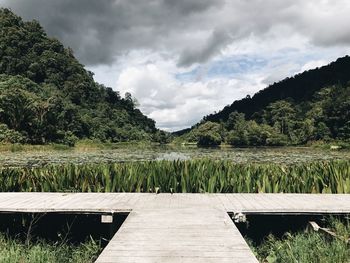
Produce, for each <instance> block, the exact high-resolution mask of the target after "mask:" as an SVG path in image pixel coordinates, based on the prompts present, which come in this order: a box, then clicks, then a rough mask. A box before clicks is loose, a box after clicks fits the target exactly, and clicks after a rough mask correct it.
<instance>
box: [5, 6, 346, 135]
mask: <svg viewBox="0 0 350 263" xmlns="http://www.w3.org/2000/svg"><path fill="white" fill-rule="evenodd" d="M0 6H2V7H9V8H11V9H12V10H13V11H14V12H15V13H17V14H18V15H20V16H22V17H23V18H24V19H25V20H32V19H36V20H38V21H39V22H40V23H41V24H42V26H43V27H44V28H45V30H46V31H47V33H48V35H49V36H50V37H55V38H57V39H59V40H60V41H61V42H63V43H64V44H65V45H66V46H69V47H71V48H72V49H73V50H74V54H75V56H76V57H77V58H78V59H79V61H81V62H82V63H83V64H84V65H85V66H86V68H87V69H88V70H91V71H92V72H94V73H95V76H94V77H95V80H96V81H98V82H99V83H102V84H104V85H106V86H109V87H112V88H113V89H114V90H118V91H120V94H124V93H125V92H131V93H132V95H133V96H134V97H136V99H137V100H138V103H139V108H140V109H141V110H142V112H144V113H145V114H146V115H147V116H149V117H150V118H153V119H154V120H155V121H156V123H157V127H158V128H161V129H165V130H168V131H175V130H179V129H183V128H187V127H190V126H192V125H193V124H195V123H196V122H198V121H200V120H201V119H202V118H203V116H205V115H207V114H210V113H213V112H215V111H219V110H220V109H222V108H223V107H224V106H226V105H228V104H231V103H232V102H233V101H234V100H237V99H241V98H243V97H245V96H247V95H253V94H254V93H255V92H257V91H259V90H261V89H263V88H265V87H266V86H268V85H269V84H272V83H274V82H277V81H279V80H282V79H284V78H286V77H289V76H292V75H294V74H297V73H300V72H302V71H304V70H308V69H312V68H316V67H320V66H322V65H326V64H328V63H329V62H331V61H334V60H336V59H337V58H338V57H342V56H345V55H350V26H349V25H350V15H349V14H350V1H348V0H307V1H305V0H283V1H281V0H145V1H142V0H0Z"/></svg>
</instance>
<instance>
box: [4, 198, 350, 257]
mask: <svg viewBox="0 0 350 263" xmlns="http://www.w3.org/2000/svg"><path fill="white" fill-rule="evenodd" d="M0 212H3V213H9V212H33V213H34V212H43V213H44V212H45V213H46V212H58V213H118V212H123V213H129V215H128V217H127V219H126V220H125V222H124V223H123V225H122V226H121V228H120V229H119V231H118V232H117V233H116V234H115V235H114V237H113V238H112V240H111V241H110V242H109V244H108V245H107V247H106V248H105V249H104V250H103V251H102V253H101V255H100V256H99V258H98V259H97V262H100V263H107V262H121V263H124V262H125V263H126V262H145V263H147V262H152V263H153V262H165V263H171V262H184V263H186V262H219V263H220V262H257V260H256V258H255V257H254V255H253V253H252V252H251V250H250V249H249V247H248V245H247V243H246V242H245V240H244V239H243V237H242V236H241V234H240V233H239V231H238V229H237V228H236V226H235V225H234V223H233V222H232V220H231V219H230V217H229V215H228V213H237V212H242V213H255V214H259V213H263V214H303V213H310V214H315V213H316V214H338V213H350V195H335V194H334V195H332V194H158V195H156V194H148V193H0Z"/></svg>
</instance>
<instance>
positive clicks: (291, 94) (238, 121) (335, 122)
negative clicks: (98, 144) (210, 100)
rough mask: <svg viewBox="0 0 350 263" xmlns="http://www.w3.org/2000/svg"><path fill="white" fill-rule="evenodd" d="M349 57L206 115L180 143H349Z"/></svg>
mask: <svg viewBox="0 0 350 263" xmlns="http://www.w3.org/2000/svg"><path fill="white" fill-rule="evenodd" d="M349 81H350V57H348V56H346V57H344V58H339V59H338V60H337V61H336V62H333V63H331V64H329V65H327V66H324V67H322V68H317V69H314V70H310V71H306V72H304V73H302V74H299V75H296V76H294V77H292V78H287V79H285V80H283V81H281V82H278V83H274V84H273V85H271V86H269V87H267V88H266V89H264V90H261V91H259V92H258V93H257V94H255V95H254V96H253V97H251V98H250V97H249V96H247V97H246V98H244V99H242V100H239V101H235V102H234V103H233V104H232V105H230V106H227V107H225V108H224V109H223V110H222V111H220V112H218V113H215V114H211V115H208V116H206V117H204V118H203V120H202V121H201V122H200V123H199V124H197V125H195V126H193V127H192V128H191V129H187V130H184V131H179V132H177V133H175V135H180V139H181V140H185V141H188V142H196V143H198V144H199V145H219V144H220V143H222V142H225V143H228V144H231V145H234V146H265V145H266V146H281V145H301V144H306V143H308V142H310V141H320V140H322V141H332V140H341V141H349V140H350V82H349Z"/></svg>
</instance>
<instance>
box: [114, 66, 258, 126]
mask: <svg viewBox="0 0 350 263" xmlns="http://www.w3.org/2000/svg"><path fill="white" fill-rule="evenodd" d="M254 79H255V77H253V76H252V77H251V79H247V80H242V79H240V80H238V79H228V78H210V79H208V80H202V81H196V80H194V81H186V82H182V81H180V80H178V79H176V78H175V77H174V75H171V74H169V73H168V71H166V70H165V69H164V68H162V67H159V66H157V65H156V64H146V65H143V66H138V67H135V66H133V67H128V68H126V69H124V70H123V71H122V72H121V73H120V75H119V78H118V80H117V84H116V86H117V89H118V90H120V91H121V92H122V93H125V92H131V93H132V94H133V95H134V96H135V97H136V98H137V99H138V101H139V103H140V108H141V110H142V111H143V112H144V113H145V114H147V115H148V116H149V117H151V118H153V119H155V120H156V121H157V125H158V126H159V127H161V128H162V129H166V130H177V129H182V128H185V127H189V126H191V125H193V124H194V123H196V122H198V121H199V120H200V119H201V118H202V117H203V116H204V115H206V114H209V113H212V112H214V111H217V110H220V109H221V108H222V106H223V105H227V104H230V103H232V100H234V99H239V98H241V97H243V96H246V95H247V94H248V93H253V92H254V91H257V90H259V88H261V86H260V84H259V83H251V82H252V81H254Z"/></svg>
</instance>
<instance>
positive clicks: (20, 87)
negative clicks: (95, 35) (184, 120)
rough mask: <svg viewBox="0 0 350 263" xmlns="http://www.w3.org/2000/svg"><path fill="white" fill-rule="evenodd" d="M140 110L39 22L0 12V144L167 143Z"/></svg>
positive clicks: (129, 98)
mask: <svg viewBox="0 0 350 263" xmlns="http://www.w3.org/2000/svg"><path fill="white" fill-rule="evenodd" d="M137 106H138V105H137V101H136V99H135V98H133V97H132V95H131V94H126V96H125V98H122V97H121V96H120V94H119V92H116V91H113V90H112V88H109V87H105V86H104V85H101V84H99V83H97V82H95V81H94V79H93V73H92V72H89V71H87V70H86V69H85V68H84V66H83V65H82V64H80V63H79V62H78V60H77V59H76V58H75V57H74V54H73V51H72V50H71V49H70V48H65V47H64V46H63V45H62V44H61V43H60V42H59V41H58V40H57V39H54V38H49V37H48V36H47V35H46V33H45V31H44V30H43V28H42V27H41V26H40V24H39V23H38V22H37V21H30V22H24V21H23V20H22V19H21V18H20V17H19V16H17V15H15V14H14V13H12V12H11V11H10V10H9V9H0V132H3V134H2V135H1V136H0V141H6V140H7V141H13V140H18V141H21V142H27V143H47V142H61V143H67V144H72V143H74V140H76V139H82V138H89V139H98V140H100V141H110V142H119V141H131V140H156V141H159V140H160V141H162V140H166V134H165V133H164V132H163V133H161V132H160V131H158V130H157V129H156V128H155V122H154V121H153V120H152V119H150V118H148V117H146V116H145V115H143V114H142V112H141V111H140V110H139V109H137ZM5 131H6V132H5ZM5 133H6V134H8V133H11V134H13V136H12V135H11V136H7V135H6V136H4V134H5ZM3 137H4V138H5V137H6V138H7V139H2V138H3ZM14 138H17V139H14Z"/></svg>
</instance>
